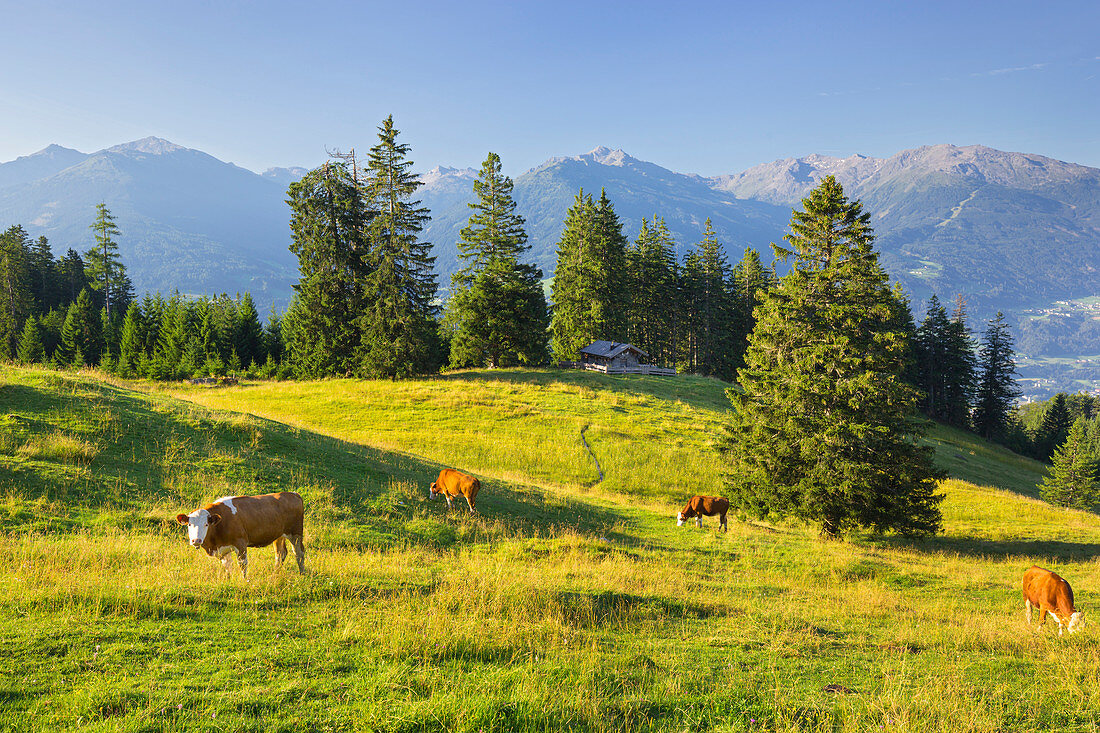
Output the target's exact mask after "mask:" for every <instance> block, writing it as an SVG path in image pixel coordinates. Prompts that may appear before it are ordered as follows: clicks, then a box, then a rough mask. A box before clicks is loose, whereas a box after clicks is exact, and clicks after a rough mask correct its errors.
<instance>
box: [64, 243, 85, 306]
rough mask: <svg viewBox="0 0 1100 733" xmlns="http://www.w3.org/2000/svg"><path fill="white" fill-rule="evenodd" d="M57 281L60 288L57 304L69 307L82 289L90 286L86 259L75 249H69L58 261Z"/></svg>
mask: <svg viewBox="0 0 1100 733" xmlns="http://www.w3.org/2000/svg"><path fill="white" fill-rule="evenodd" d="M57 282H58V288H59V294H58V301H57V304H58V305H59V306H61V307H62V308H66V309H67V308H68V307H69V304H70V303H75V302H76V297H77V296H78V295H80V291H81V290H83V289H84V288H86V287H88V276H87V275H86V274H85V273H84V260H83V259H81V257H80V254H79V253H77V251H76V250H74V249H71V248H70V249H69V250H68V251H67V252H66V253H65V256H64V257H62V258H61V259H60V260H59V261H58V263H57Z"/></svg>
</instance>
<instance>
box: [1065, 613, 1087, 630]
mask: <svg viewBox="0 0 1100 733" xmlns="http://www.w3.org/2000/svg"><path fill="white" fill-rule="evenodd" d="M1084 625H1085V612H1084V611H1074V612H1073V615H1072V616H1070V617H1069V624H1068V631H1069V633H1071V634H1072V633H1073V632H1075V631H1077V630H1078V629H1081V628H1083V627H1084Z"/></svg>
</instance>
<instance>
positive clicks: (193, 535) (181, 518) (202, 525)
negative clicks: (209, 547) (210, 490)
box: [176, 509, 221, 547]
mask: <svg viewBox="0 0 1100 733" xmlns="http://www.w3.org/2000/svg"><path fill="white" fill-rule="evenodd" d="M176 521H177V522H179V523H180V524H186V525H187V539H188V541H190V542H191V546H192V547H202V543H203V540H205V539H206V533H207V531H208V530H209V529H210V528H211V527H213V526H214V525H215V524H217V523H218V522H219V521H221V517H219V516H218V515H217V514H211V513H210V512H208V511H207V510H205V509H196V510H195V511H193V512H191V513H190V514H177V515H176Z"/></svg>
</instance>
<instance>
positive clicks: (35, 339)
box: [16, 316, 46, 364]
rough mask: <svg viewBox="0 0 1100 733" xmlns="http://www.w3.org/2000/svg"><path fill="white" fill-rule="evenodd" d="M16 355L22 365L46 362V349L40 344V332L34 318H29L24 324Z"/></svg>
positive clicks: (36, 319)
mask: <svg viewBox="0 0 1100 733" xmlns="http://www.w3.org/2000/svg"><path fill="white" fill-rule="evenodd" d="M16 353H17V357H18V359H19V361H21V362H23V363H24V364H41V363H42V362H44V361H46V347H45V346H44V345H43V343H42V331H41V329H40V328H39V326H38V318H36V317H35V316H31V317H29V318H28V319H27V322H26V324H24V326H23V333H22V335H21V336H20V337H19V348H18V351H17V352H16Z"/></svg>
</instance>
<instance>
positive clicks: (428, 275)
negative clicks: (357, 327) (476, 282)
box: [360, 115, 439, 378]
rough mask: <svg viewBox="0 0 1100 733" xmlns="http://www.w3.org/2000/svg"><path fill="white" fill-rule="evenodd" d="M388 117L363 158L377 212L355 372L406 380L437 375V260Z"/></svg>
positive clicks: (415, 184)
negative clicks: (422, 236)
mask: <svg viewBox="0 0 1100 733" xmlns="http://www.w3.org/2000/svg"><path fill="white" fill-rule="evenodd" d="M397 135H398V130H397V128H396V127H394V124H393V116H392V115H391V116H389V117H387V118H386V119H385V120H383V121H382V124H381V126H379V128H378V144H377V145H375V146H374V147H372V148H371V150H370V156H369V157H368V159H367V166H368V175H369V178H368V181H367V190H368V194H369V196H370V207H371V209H372V210H373V211H374V212H375V215H374V218H373V219H372V220H371V222H370V226H369V227H368V230H367V231H368V244H369V247H370V266H371V272H370V274H369V275H368V276H367V278H366V280H365V292H364V300H365V303H364V311H363V314H362V316H361V319H360V323H361V325H362V333H363V349H362V355H361V360H360V363H361V369H362V371H363V373H364V374H366V375H369V376H379V377H391V378H396V377H405V376H409V375H413V374H423V373H425V372H429V371H433V370H435V369H438V367H439V363H438V358H439V342H438V328H437V324H436V321H435V315H436V307H435V306H434V305H433V302H432V300H433V298H434V297H435V292H436V278H435V273H434V269H433V268H434V265H435V258H434V257H432V256H431V254H430V253H431V244H430V243H429V242H425V241H423V240H421V239H420V233H421V231H422V230H423V228H424V226H425V224H427V222H428V221H429V219H430V218H431V217H430V215H429V212H428V209H427V208H425V207H423V206H421V205H420V201H419V200H417V199H416V198H415V195H416V190H417V189H418V188H419V187H420V186H421V185H422V184H421V182H420V179H419V178H418V177H417V175H416V174H415V173H413V172H412V170H411V169H412V166H413V162H412V161H411V160H409V159H408V154H409V146H408V145H406V144H404V143H399V142H398V141H397Z"/></svg>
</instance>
